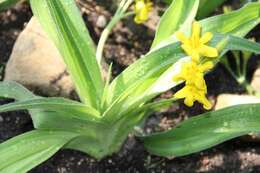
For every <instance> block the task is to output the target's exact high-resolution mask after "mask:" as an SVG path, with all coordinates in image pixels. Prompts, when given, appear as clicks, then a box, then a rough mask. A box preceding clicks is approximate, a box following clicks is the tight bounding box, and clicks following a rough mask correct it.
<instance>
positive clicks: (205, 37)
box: [200, 32, 213, 44]
mask: <svg viewBox="0 0 260 173" xmlns="http://www.w3.org/2000/svg"><path fill="white" fill-rule="evenodd" d="M212 37H213V34H212V33H211V32H206V33H205V34H204V35H203V36H202V37H201V39H200V43H202V44H206V43H208V42H209V41H210V40H211V39H212Z"/></svg>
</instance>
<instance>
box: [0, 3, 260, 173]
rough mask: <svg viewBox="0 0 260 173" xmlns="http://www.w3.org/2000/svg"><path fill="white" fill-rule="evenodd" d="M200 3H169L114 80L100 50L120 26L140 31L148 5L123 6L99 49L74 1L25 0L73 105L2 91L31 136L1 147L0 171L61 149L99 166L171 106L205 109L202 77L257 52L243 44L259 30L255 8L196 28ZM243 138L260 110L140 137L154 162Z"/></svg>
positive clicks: (244, 109) (219, 114)
mask: <svg viewBox="0 0 260 173" xmlns="http://www.w3.org/2000/svg"><path fill="white" fill-rule="evenodd" d="M199 3H200V1H199V0H192V1H191V0H174V1H172V3H171V5H170V6H169V8H168V9H167V10H166V11H165V13H164V14H163V16H162V17H161V20H160V23H159V25H158V27H157V31H156V34H155V38H154V41H153V44H152V46H151V49H150V51H149V52H147V53H146V54H145V55H143V56H142V57H140V58H139V59H138V60H137V61H136V62H135V63H133V64H132V65H130V66H129V67H128V68H127V69H125V70H124V71H123V72H122V73H121V74H119V75H118V76H116V77H115V78H114V79H113V80H112V79H111V77H109V76H111V69H112V65H110V70H109V71H110V72H109V74H110V75H108V77H106V78H105V77H103V76H102V73H101V66H100V62H101V60H102V58H103V55H102V51H103V47H104V44H105V41H106V39H107V37H108V36H109V33H110V32H111V30H112V28H113V26H115V24H116V23H117V22H118V21H119V20H121V19H123V18H125V17H129V16H131V15H135V16H134V21H135V22H136V23H138V24H139V23H143V22H145V21H146V20H147V19H148V17H149V12H150V10H151V9H152V6H153V4H152V3H151V2H150V0H136V1H133V0H122V1H121V2H120V4H119V6H118V10H117V11H116V13H115V15H114V17H113V18H112V19H111V22H110V23H109V24H108V26H107V27H106V28H105V29H104V32H103V33H102V35H101V38H100V42H99V44H98V45H97V46H95V45H94V43H93V41H92V39H91V37H90V35H89V32H88V30H87V28H86V27H85V24H84V22H83V20H82V18H81V15H80V12H79V10H78V8H77V6H76V4H75V2H74V0H30V5H31V8H32V11H33V14H34V15H35V16H36V17H37V19H38V20H39V22H40V23H41V25H42V27H43V28H44V30H45V31H46V33H47V34H48V36H49V38H50V39H51V40H52V41H53V42H54V43H55V45H56V47H57V48H58V50H59V51H60V54H61V55H62V57H63V59H64V62H65V63H66V65H67V68H68V71H69V73H70V75H71V77H72V79H73V81H74V84H75V87H76V91H77V93H78V96H79V98H80V101H73V100H69V99H65V98H56V97H55V98H52V97H49V98H45V97H41V96H36V95H34V94H33V93H31V92H30V91H28V90H27V89H25V88H24V87H22V86H21V85H19V84H17V83H14V82H1V83H0V96H1V97H4V98H11V99H14V100H15V102H12V103H9V104H5V105H2V106H0V112H7V111H14V110H28V111H29V113H30V115H31V117H32V120H33V125H34V127H35V130H32V131H30V132H27V133H24V134H22V135H19V136H17V137H14V138H12V139H10V140H8V141H6V142H3V143H2V144H0V172H1V173H23V172H26V171H28V170H30V169H32V168H33V167H35V166H37V165H38V164H40V163H42V162H43V161H45V160H47V159H48V158H50V157H51V156H52V155H53V154H54V153H56V152H57V151H58V150H60V149H62V148H63V149H75V150H79V151H82V152H85V153H87V154H89V155H90V156H92V157H94V158H97V159H101V158H103V157H105V156H108V155H111V154H113V153H115V152H117V151H119V149H120V148H121V146H122V144H123V143H124V141H125V139H126V138H127V136H128V134H129V133H131V132H132V131H133V129H134V127H135V126H137V125H139V124H140V123H141V122H143V121H144V120H145V119H146V118H147V117H148V116H149V115H151V114H152V113H153V112H154V111H156V110H158V109H160V108H162V107H165V106H169V105H171V104H175V103H176V101H177V100H179V99H184V103H185V104H186V105H187V106H192V105H193V103H194V102H195V101H198V102H199V103H201V104H202V105H203V107H204V108H205V109H208V110H209V109H211V108H212V104H211V102H210V101H209V100H208V99H207V97H206V94H207V86H206V83H205V80H204V74H205V73H206V72H208V71H210V70H211V69H212V68H213V67H214V65H215V64H216V63H218V62H219V60H220V57H222V56H223V55H224V54H225V53H226V52H227V51H229V50H244V51H248V52H254V53H256V54H259V53H260V45H259V44H258V43H255V42H252V41H250V40H247V39H244V38H243V37H245V36H246V34H247V33H248V32H249V31H250V30H252V29H253V28H254V27H255V26H256V25H258V24H259V23H260V3H257V2H255V3H248V4H247V5H245V6H244V7H243V8H241V9H239V10H237V11H233V12H230V13H228V14H224V15H218V16H214V17H210V18H206V19H204V20H200V21H196V20H195V17H196V14H197V12H198V7H199ZM131 5H133V8H129V7H130V6H131ZM131 9H132V10H133V11H131ZM220 77H221V76H220ZM180 83H184V84H185V85H184V87H183V88H182V89H181V90H179V91H178V92H176V93H175V94H174V96H173V97H172V98H170V99H163V100H160V101H152V100H153V98H155V97H157V96H158V95H160V94H161V93H164V92H165V91H167V90H169V89H171V88H173V87H175V86H177V85H178V84H180ZM251 132H260V104H248V105H240V106H235V107H230V108H226V109H223V110H219V111H212V112H208V113H205V114H202V115H199V116H197V117H194V118H190V119H189V120H186V121H184V122H183V123H181V124H179V125H178V126H177V127H176V128H173V129H172V130H169V131H165V132H162V133H156V134H151V135H142V136H138V138H140V139H141V140H142V141H143V143H144V145H145V147H146V148H147V150H148V151H149V152H151V153H152V154H156V155H159V156H166V157H172V156H183V155H187V154H191V153H194V152H198V151H201V150H203V149H206V148H209V147H212V146H214V145H217V144H219V143H221V142H223V141H226V140H229V139H231V138H235V137H238V136H241V135H245V134H248V133H251Z"/></svg>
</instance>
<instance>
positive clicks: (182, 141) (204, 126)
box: [141, 104, 260, 156]
mask: <svg viewBox="0 0 260 173" xmlns="http://www.w3.org/2000/svg"><path fill="white" fill-rule="evenodd" d="M251 132H260V105H259V104H251V105H239V106H235V107H230V108H226V109H223V110H219V111H215V112H209V113H206V114H203V115H200V116H197V117H194V118H191V119H189V120H187V121H184V122H183V123H181V124H180V125H178V126H177V127H176V128H174V129H172V130H169V131H166V132H162V133H157V134H153V135H148V136H145V137H141V139H142V140H143V141H144V144H145V147H146V148H147V149H148V151H150V152H151V153H153V154H156V155H160V156H183V155H187V154H191V153H194V152H198V151H201V150H204V149H207V148H209V147H212V146H215V145H217V144H219V143H222V142H224V141H227V140H229V139H232V138H235V137H238V136H241V135H245V134H248V133H251Z"/></svg>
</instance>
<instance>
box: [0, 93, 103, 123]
mask: <svg viewBox="0 0 260 173" xmlns="http://www.w3.org/2000/svg"><path fill="white" fill-rule="evenodd" d="M25 109H28V110H33V109H43V110H47V111H55V112H56V113H60V114H66V113H68V114H72V115H74V116H75V117H78V118H80V119H90V120H95V119H99V118H100V113H99V112H98V111H97V110H95V109H94V108H91V107H89V106H87V105H85V104H82V103H79V102H76V101H72V100H68V99H64V98H40V97H37V98H33V99H28V100H25V101H17V102H14V103H9V104H5V105H2V106H0V112H7V111H14V110H25Z"/></svg>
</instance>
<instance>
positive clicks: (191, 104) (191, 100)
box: [184, 96, 195, 107]
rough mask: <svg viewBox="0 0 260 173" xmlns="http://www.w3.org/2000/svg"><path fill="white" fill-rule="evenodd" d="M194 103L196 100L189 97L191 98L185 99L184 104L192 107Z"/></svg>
mask: <svg viewBox="0 0 260 173" xmlns="http://www.w3.org/2000/svg"><path fill="white" fill-rule="evenodd" d="M194 101H195V100H194V99H193V97H191V96H189V97H186V98H185V99H184V104H185V105H186V106H189V107H192V106H193V104H194Z"/></svg>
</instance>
